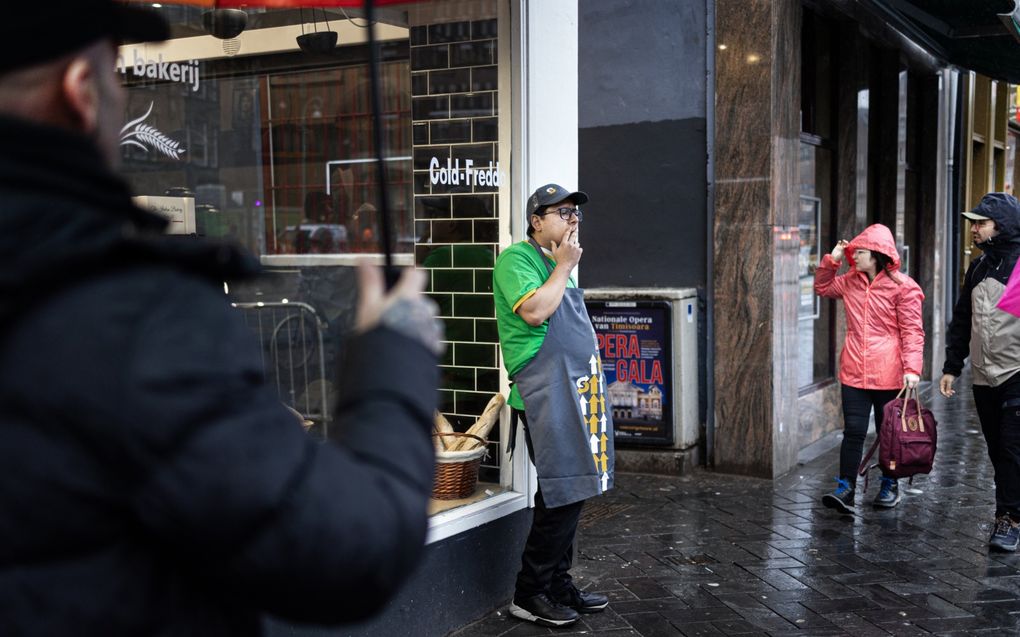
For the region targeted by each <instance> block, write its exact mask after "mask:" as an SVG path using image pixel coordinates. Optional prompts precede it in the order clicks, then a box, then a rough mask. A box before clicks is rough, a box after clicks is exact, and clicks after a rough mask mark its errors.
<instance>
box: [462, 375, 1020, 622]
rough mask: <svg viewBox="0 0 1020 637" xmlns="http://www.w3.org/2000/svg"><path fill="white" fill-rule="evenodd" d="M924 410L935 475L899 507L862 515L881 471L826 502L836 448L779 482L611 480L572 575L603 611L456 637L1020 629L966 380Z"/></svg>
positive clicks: (1019, 562)
mask: <svg viewBox="0 0 1020 637" xmlns="http://www.w3.org/2000/svg"><path fill="white" fill-rule="evenodd" d="M960 384H961V383H959V382H958V383H957V388H958V389H960ZM924 396H925V395H924V394H923V395H922V397H923V398H924ZM925 403H926V406H929V407H931V408H932V410H933V411H934V412H935V416H936V418H937V420H938V422H939V448H938V455H937V457H936V464H935V469H934V471H933V472H932V474H931V475H930V476H920V477H919V478H917V479H915V480H914V485H913V487H910V486H908V485H907V484H906V480H903V481H901V486H900V491H901V493H902V494H903V499H902V501H901V502H900V505H899V506H898V507H896V508H895V509H891V510H879V509H874V508H872V507H871V505H870V502H871V500H872V499H873V498H874V496H875V494H876V493H877V491H878V484H877V483H878V480H877V471H876V472H873V479H872V482H871V484H870V486H869V488H868V492H867V493H861V487H862V486H863V485H862V484H861V483H858V493H857V509H858V514H857V515H856V516H854V517H848V516H840V515H838V514H837V513H836V512H835V511H833V510H831V509H827V508H825V507H824V506H822V504H821V501H820V498H821V495H822V494H823V493H825V492H827V491H831V490H832V488H834V486H835V481H834V476H835V475H836V473H837V469H838V466H839V458H838V453H839V450H838V447H836V448H834V449H832V450H830V451H827V452H826V453H824V454H822V455H821V456H819V457H818V458H816V459H814V460H813V461H811V462H808V463H806V464H803V465H800V466H798V467H797V468H795V469H794V470H793V471H792V472H791V473H789V474H788V475H786V476H784V477H782V478H780V479H778V480H776V481H766V480H757V479H752V478H743V477H736V476H727V475H718V474H714V473H711V472H707V471H699V472H696V473H695V474H694V475H691V476H683V477H661V476H648V475H634V474H630V475H619V476H617V482H616V488H615V489H614V490H612V491H611V492H610V493H609V494H607V495H606V496H604V497H602V498H598V499H595V500H593V501H591V502H589V503H588V504H586V506H585V512H584V514H583V517H582V522H581V529H580V531H579V534H578V547H579V548H578V555H577V559H576V561H575V566H574V569H573V571H572V573H573V574H574V578H575V581H576V583H577V584H578V586H579V587H580V588H582V589H587V590H595V591H599V592H602V593H605V594H607V595H609V597H610V600H611V604H610V606H609V608H608V609H606V611H605V612H603V613H598V614H593V615H585V616H582V619H581V620H580V621H579V622H577V623H576V624H574V625H573V626H570V627H566V628H560V629H551V628H544V627H540V626H536V625H534V624H530V623H526V622H522V621H520V620H517V619H515V618H513V617H510V616H508V615H507V613H506V608H505V607H503V608H500V609H499V610H498V611H497V612H495V613H492V614H491V615H489V616H488V617H485V618H483V619H482V620H481V621H479V622H476V623H474V624H472V625H470V626H467V627H464V628H462V629H461V630H459V631H457V632H455V633H453V635H455V636H456V637H475V636H493V637H494V636H497V635H499V636H506V637H511V636H512V637H526V636H528V635H552V634H556V635H562V636H566V635H606V636H610V635H612V636H620V637H623V636H634V637H666V636H675V635H688V636H694V635H773V636H780V635H798V636H802V637H805V636H808V635H853V636H855V637H861V636H870V635H930V634H935V635H1018V634H1020V554H1016V555H1014V554H1005V553H990V552H989V551H988V548H987V540H988V535H989V533H990V528H991V522H992V517H993V513H994V492H993V488H994V487H993V481H992V470H991V465H990V463H989V461H988V457H987V454H986V451H985V444H984V439H983V438H982V436H981V434H980V426H979V425H978V421H977V416H976V414H975V412H974V409H973V403H972V401H971V395H970V389H969V385H964V389H963V391H960V392H959V393H958V394H957V397H956V398H954V399H952V400H951V401H950V400H945V399H943V398H941V396H940V397H938V398H930V397H929V398H928V399H927V400H925ZM871 440H872V437H871V436H869V438H868V444H870V442H871ZM910 491H915V492H910Z"/></svg>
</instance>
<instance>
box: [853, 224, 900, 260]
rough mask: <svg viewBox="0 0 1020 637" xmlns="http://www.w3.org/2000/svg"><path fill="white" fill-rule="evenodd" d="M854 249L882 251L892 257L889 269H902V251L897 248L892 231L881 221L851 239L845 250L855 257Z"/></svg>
mask: <svg viewBox="0 0 1020 637" xmlns="http://www.w3.org/2000/svg"><path fill="white" fill-rule="evenodd" d="M854 250H872V251H874V252H881V253H882V254H884V255H885V256H887V257H889V258H890V259H892V263H891V264H890V265H889V267H888V268H887V269H889V270H894V271H895V270H899V269H900V253H899V252H897V250H896V240H895V239H893V236H892V231H890V230H889V228H887V227H886V226H883V225H882V224H880V223H876V224H873V225H870V226H868V227H867V228H865V229H864V232H862V233H860V234H859V235H857V236H856V237H854V238H853V239H851V240H850V245H848V246H847V247H846V250H845V251H844V252H845V254H846V255H847V257H848V258H853V256H854Z"/></svg>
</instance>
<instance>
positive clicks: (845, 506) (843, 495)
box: [822, 478, 855, 515]
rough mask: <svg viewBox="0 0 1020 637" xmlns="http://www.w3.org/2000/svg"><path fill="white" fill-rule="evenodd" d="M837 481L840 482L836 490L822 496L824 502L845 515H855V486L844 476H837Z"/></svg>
mask: <svg viewBox="0 0 1020 637" xmlns="http://www.w3.org/2000/svg"><path fill="white" fill-rule="evenodd" d="M836 482H838V483H839V485H838V486H837V487H836V490H835V491H833V492H832V493H826V494H825V495H824V496H822V504H824V505H825V506H827V507H829V508H830V509H836V510H837V511H839V512H840V513H843V514H845V515H853V513H854V494H855V492H854V488H853V486H851V485H850V481H849V480H844V479H843V478H836Z"/></svg>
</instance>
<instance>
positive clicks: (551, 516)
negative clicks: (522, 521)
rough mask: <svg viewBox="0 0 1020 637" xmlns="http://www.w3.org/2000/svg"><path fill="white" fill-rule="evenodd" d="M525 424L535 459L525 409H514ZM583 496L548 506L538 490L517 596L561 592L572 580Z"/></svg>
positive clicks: (522, 561) (530, 453) (540, 489)
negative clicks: (563, 503)
mask: <svg viewBox="0 0 1020 637" xmlns="http://www.w3.org/2000/svg"><path fill="white" fill-rule="evenodd" d="M514 412H515V413H516V414H517V416H518V417H519V418H520V420H521V423H523V424H524V439H525V440H526V441H527V443H528V457H529V458H531V461H532V462H534V461H535V451H534V449H533V445H532V442H531V433H530V432H529V431H528V419H527V418H526V417H525V415H524V412H523V411H520V410H516V409H515V410H514ZM583 506H584V500H582V501H580V502H574V503H572V504H567V505H564V506H561V507H547V506H545V500H544V499H543V498H542V488H541V487H539V489H538V493H536V494H535V511H534V518H533V519H532V521H531V531H529V532H528V539H527V541H526V542H525V543H524V553H523V554H522V555H521V570H520V572H519V573H517V585H516V589H515V591H514V598H515V599H526V598H528V597H534V596H535V595H538V594H540V593H546V594H549V593H558V592H562V591H564V590H566V589H568V588H570V586H571V585H572V584H573V581H572V579H571V577H570V567H571V565H572V563H573V559H574V536H575V535H576V534H577V522H578V520H579V519H580V518H581V508H582V507H583Z"/></svg>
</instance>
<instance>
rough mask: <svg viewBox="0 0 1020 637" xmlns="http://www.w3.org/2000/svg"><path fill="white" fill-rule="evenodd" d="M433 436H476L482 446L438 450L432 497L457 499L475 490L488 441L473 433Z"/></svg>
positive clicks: (438, 434) (434, 434)
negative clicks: (462, 449)
mask: <svg viewBox="0 0 1020 637" xmlns="http://www.w3.org/2000/svg"><path fill="white" fill-rule="evenodd" d="M432 435H433V436H452V437H455V438H474V439H475V440H477V441H478V442H480V443H482V446H481V447H478V448H476V449H471V450H469V451H437V452H436V479H435V482H434V483H433V485H432V497H433V498H435V499H437V500H457V499H460V498H466V497H468V496H470V495H471V494H473V493H474V492H475V485H477V484H478V466H479V465H480V464H482V458H483V457H484V456H485V453H486V442H485V440H483V439H482V438H479V437H478V436H475V435H473V434H464V433H457V432H454V433H438V432H437V433H433V434H432Z"/></svg>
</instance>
